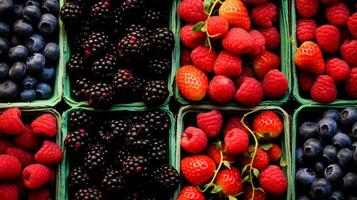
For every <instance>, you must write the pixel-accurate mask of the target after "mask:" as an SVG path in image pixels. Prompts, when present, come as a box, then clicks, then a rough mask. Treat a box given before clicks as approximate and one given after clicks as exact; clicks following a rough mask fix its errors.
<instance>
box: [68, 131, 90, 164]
mask: <svg viewBox="0 0 357 200" xmlns="http://www.w3.org/2000/svg"><path fill="white" fill-rule="evenodd" d="M88 142H89V134H88V132H87V131H85V130H84V129H79V130H76V131H71V132H68V133H67V136H66V139H65V141H64V144H65V146H66V150H67V152H69V154H70V155H71V156H72V157H77V156H79V155H81V154H82V153H83V152H84V150H85V149H86V147H87V146H88Z"/></svg>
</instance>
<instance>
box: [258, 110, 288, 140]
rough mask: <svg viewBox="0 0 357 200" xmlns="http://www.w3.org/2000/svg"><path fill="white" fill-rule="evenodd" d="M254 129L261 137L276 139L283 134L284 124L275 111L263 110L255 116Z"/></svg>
mask: <svg viewBox="0 0 357 200" xmlns="http://www.w3.org/2000/svg"><path fill="white" fill-rule="evenodd" d="M253 130H254V133H255V134H257V135H258V136H259V137H264V138H267V139H274V138H278V137H279V136H280V135H281V134H282V132H283V130H284V124H283V122H282V121H281V119H280V117H279V116H278V115H277V114H276V113H275V112H273V111H263V112H260V113H259V114H258V115H257V116H256V117H255V118H254V120H253Z"/></svg>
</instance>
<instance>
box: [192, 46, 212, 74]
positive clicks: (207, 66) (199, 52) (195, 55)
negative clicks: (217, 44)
mask: <svg viewBox="0 0 357 200" xmlns="http://www.w3.org/2000/svg"><path fill="white" fill-rule="evenodd" d="M191 60H192V62H193V64H194V65H195V66H196V67H198V68H200V69H201V70H203V71H205V72H213V66H214V62H215V61H216V52H215V51H214V50H213V49H210V48H208V47H206V46H198V47H196V48H194V49H193V50H192V52H191Z"/></svg>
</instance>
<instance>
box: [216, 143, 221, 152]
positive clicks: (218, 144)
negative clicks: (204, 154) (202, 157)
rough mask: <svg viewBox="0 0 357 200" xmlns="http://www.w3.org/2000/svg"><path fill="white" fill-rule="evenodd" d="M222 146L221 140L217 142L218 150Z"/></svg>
mask: <svg viewBox="0 0 357 200" xmlns="http://www.w3.org/2000/svg"><path fill="white" fill-rule="evenodd" d="M221 148H222V142H221V141H219V142H217V143H216V149H217V150H221Z"/></svg>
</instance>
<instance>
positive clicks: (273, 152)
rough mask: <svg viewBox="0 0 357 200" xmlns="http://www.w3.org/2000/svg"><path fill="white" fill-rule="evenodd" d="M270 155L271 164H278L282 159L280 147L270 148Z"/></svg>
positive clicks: (274, 145)
mask: <svg viewBox="0 0 357 200" xmlns="http://www.w3.org/2000/svg"><path fill="white" fill-rule="evenodd" d="M268 154H269V160H270V162H277V161H279V160H280V158H281V148H280V147H279V146H278V145H276V144H273V146H271V147H270V149H269V151H268Z"/></svg>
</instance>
